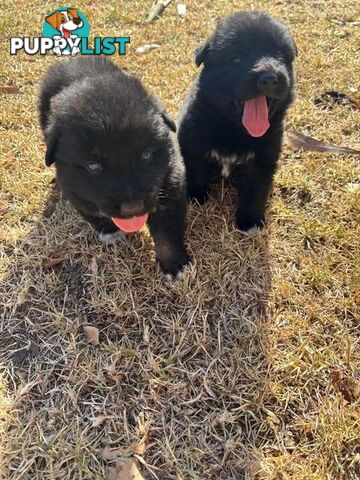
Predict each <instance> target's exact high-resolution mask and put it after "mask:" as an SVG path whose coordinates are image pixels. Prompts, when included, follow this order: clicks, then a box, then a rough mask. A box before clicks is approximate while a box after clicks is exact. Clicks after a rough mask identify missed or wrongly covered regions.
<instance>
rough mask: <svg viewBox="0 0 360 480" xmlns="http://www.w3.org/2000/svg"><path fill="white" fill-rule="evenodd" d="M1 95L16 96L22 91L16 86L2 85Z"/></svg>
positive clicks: (0, 87) (0, 88)
mask: <svg viewBox="0 0 360 480" xmlns="http://www.w3.org/2000/svg"><path fill="white" fill-rule="evenodd" d="M0 93H2V94H5V95H9V94H16V93H20V90H19V87H17V86H16V85H1V86H0Z"/></svg>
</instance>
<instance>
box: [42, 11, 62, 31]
mask: <svg viewBox="0 0 360 480" xmlns="http://www.w3.org/2000/svg"><path fill="white" fill-rule="evenodd" d="M59 15H61V13H60V12H55V13H53V14H52V15H49V16H48V17H45V22H47V23H50V25H51V26H52V28H54V29H55V30H57V29H58V26H59V25H60V20H59Z"/></svg>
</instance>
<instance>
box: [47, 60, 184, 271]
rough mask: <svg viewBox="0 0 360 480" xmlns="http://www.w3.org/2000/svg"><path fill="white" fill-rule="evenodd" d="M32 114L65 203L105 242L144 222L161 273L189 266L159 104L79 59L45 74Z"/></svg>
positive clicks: (177, 166)
mask: <svg viewBox="0 0 360 480" xmlns="http://www.w3.org/2000/svg"><path fill="white" fill-rule="evenodd" d="M39 110H40V123H41V127H42V129H43V131H44V134H45V139H46V144H47V152H46V165H48V166H49V165H51V164H52V163H55V166H56V172H57V182H58V184H59V186H60V188H61V190H62V191H63V193H64V195H65V197H66V198H67V199H68V200H69V201H70V202H71V203H72V204H73V205H74V206H75V208H76V209H77V210H78V211H79V212H80V213H81V214H82V216H83V217H84V218H85V219H86V220H87V221H88V222H89V223H90V224H91V225H92V226H93V227H94V228H95V230H96V231H97V232H98V233H99V236H100V238H101V239H102V240H105V241H113V240H115V239H116V238H118V237H120V236H121V235H122V234H121V233H120V230H119V229H118V227H119V228H120V229H121V230H122V231H126V232H130V231H136V230H139V229H140V228H141V227H142V226H143V225H144V224H145V223H146V222H148V225H149V228H150V232H151V235H152V237H153V239H154V242H155V250H156V254H157V259H158V261H159V263H160V266H161V268H162V270H163V271H164V273H166V274H170V275H173V276H176V275H177V273H178V272H179V271H180V270H181V269H182V267H183V266H184V265H185V264H186V263H187V262H188V260H189V257H188V255H187V252H186V249H185V246H184V234H185V217H186V186H185V170H184V165H183V161H182V158H181V155H180V152H179V149H178V147H177V143H176V138H174V137H175V136H174V135H173V134H172V133H171V132H170V130H171V131H173V132H175V131H176V127H175V124H174V122H173V121H172V120H171V119H170V118H169V116H168V115H167V113H166V111H165V109H164V107H163V106H162V104H161V103H160V101H159V100H158V99H156V98H155V97H153V96H151V95H149V94H148V93H147V92H146V90H145V89H144V87H143V86H142V84H141V83H140V81H139V80H138V79H137V78H135V77H133V76H131V75H128V74H127V73H125V72H123V71H122V70H120V69H119V68H118V67H116V66H115V65H114V64H112V63H110V62H109V61H106V60H104V59H100V58H79V59H69V60H68V61H63V62H60V63H57V64H56V65H54V66H52V67H51V68H50V69H49V71H48V72H47V74H46V75H45V77H44V79H43V81H42V83H41V87H40V99H39Z"/></svg>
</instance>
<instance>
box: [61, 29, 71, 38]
mask: <svg viewBox="0 0 360 480" xmlns="http://www.w3.org/2000/svg"><path fill="white" fill-rule="evenodd" d="M70 33H71V32H70V30H66V28H63V34H64V37H65V38H69V37H70Z"/></svg>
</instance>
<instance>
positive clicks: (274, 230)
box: [0, 0, 360, 480]
mask: <svg viewBox="0 0 360 480" xmlns="http://www.w3.org/2000/svg"><path fill="white" fill-rule="evenodd" d="M151 3H152V2H151V0H146V1H145V0H144V1H137V0H131V1H130V0H129V1H113V0H110V1H105V0H96V1H95V0H89V1H86V2H85V1H78V2H77V3H76V5H74V6H75V7H77V8H79V9H80V10H82V11H83V12H84V13H85V15H86V16H87V18H88V20H89V22H90V26H91V29H92V33H93V34H96V35H97V36H119V35H124V36H127V35H129V36H131V38H132V43H131V47H130V49H129V53H128V55H127V56H126V57H119V56H114V57H113V60H114V61H115V62H116V63H117V64H119V65H122V66H124V67H125V68H127V69H129V70H130V71H131V72H133V73H135V74H137V75H138V76H139V77H140V78H141V79H142V80H143V82H144V83H145V84H146V85H147V87H148V88H149V90H151V91H152V92H154V93H156V94H158V95H159V96H160V97H161V98H162V100H163V101H164V103H165V104H166V105H167V107H168V109H169V111H170V112H171V114H172V115H174V116H175V117H176V115H177V111H178V109H179V106H180V105H181V102H182V99H183V98H184V96H185V94H186V91H187V90H188V88H189V85H190V83H191V81H192V79H193V78H194V77H195V75H196V74H197V69H196V67H195V65H194V63H193V51H194V49H195V48H196V46H197V45H198V44H199V43H200V42H201V41H202V40H203V39H204V38H206V36H207V35H208V34H209V33H210V32H211V31H212V29H213V28H214V25H215V21H216V19H217V18H218V17H221V16H224V15H226V14H229V13H231V12H234V11H236V10H240V9H262V10H266V11H268V12H270V13H271V14H273V15H274V16H276V17H277V18H279V19H282V20H283V21H284V22H285V23H286V24H287V25H288V26H289V27H290V28H291V30H292V32H293V34H294V37H295V38H296V42H297V45H298V50H299V56H298V59H297V60H296V70H297V78H298V96H297V100H296V102H295V104H294V106H293V107H292V108H291V111H290V113H289V116H288V121H287V126H288V128H294V129H296V130H298V131H301V132H303V133H306V134H310V135H312V136H314V137H316V138H319V139H322V140H325V141H329V142H333V143H336V144H339V145H345V146H351V147H353V148H359V147H360V138H359V131H360V114H359V111H358V110H354V109H351V108H349V107H348V106H346V105H338V106H334V107H333V108H331V109H327V110H324V109H321V108H319V106H317V105H315V104H314V98H315V97H317V96H318V95H319V94H321V93H323V92H324V91H326V90H337V91H340V92H344V93H346V94H349V95H351V96H352V97H355V98H356V97H359V96H360V85H359V78H360V64H359V22H358V21H359V18H358V16H357V12H358V6H359V5H358V2H356V1H355V0H350V1H348V2H343V1H337V0H329V1H323V0H318V1H310V0H296V1H292V2H288V1H285V0H277V1H275V2H271V1H263V2H260V1H253V2H250V3H246V2H241V1H235V0H222V1H215V0H200V1H194V0H188V1H187V2H184V3H187V7H188V8H187V16H186V18H185V19H182V18H180V17H179V15H178V14H177V11H176V4H177V2H175V3H173V4H172V5H171V6H169V7H168V9H167V10H166V12H165V14H164V16H163V17H162V19H161V20H159V21H157V22H155V23H153V24H150V25H148V24H147V23H146V22H145V19H146V15H147V12H148V10H149V8H150V6H151ZM57 6H61V5H60V4H59V5H58V4H54V2H51V1H45V0H37V1H35V0H26V1H25V0H19V1H17V2H9V1H4V0H0V36H1V44H2V48H1V53H0V55H1V57H0V58H1V62H0V86H6V85H7V86H11V85H16V86H17V87H18V88H19V93H17V94H6V93H1V91H0V145H1V152H0V218H1V223H0V239H1V249H0V316H1V325H0V356H1V360H0V362H1V363H0V365H1V371H0V418H1V423H0V444H1V452H2V454H1V460H0V477H1V475H2V478H4V479H6V480H15V479H16V480H20V479H21V480H40V479H42V480H50V479H51V480H52V479H54V480H66V479H69V480H70V479H76V480H85V479H86V480H94V479H111V478H112V479H116V478H117V479H122V480H126V479H127V478H133V479H135V480H139V479H140V478H145V479H148V480H151V479H160V480H172V479H174V480H175V479H176V480H195V479H196V480H208V479H209V480H210V479H211V480H212V479H214V480H215V479H219V480H232V479H234V480H235V479H236V480H239V479H277V480H278V479H284V480H285V479H296V480H320V479H327V480H340V479H344V480H345V479H346V480H349V479H358V478H360V442H359V439H360V414H359V398H360V392H359V390H360V387H359V379H360V350H359V316H360V315H359V308H358V307H359V265H360V259H359V251H360V249H359V234H360V231H359V223H358V220H359V214H360V208H359V206H360V201H359V200H360V188H359V185H360V170H359V159H358V158H355V157H354V156H352V157H350V156H348V157H346V156H335V155H330V154H321V153H305V152H300V151H294V150H291V149H290V148H289V147H285V148H284V151H283V154H282V158H281V165H280V168H279V171H278V174H277V176H276V183H275V187H274V193H273V198H272V202H271V206H270V209H269V214H268V218H269V223H268V226H267V228H266V229H265V230H264V231H263V232H259V233H257V234H255V235H254V236H246V235H244V234H240V233H239V232H237V231H236V230H235V228H234V226H233V221H232V220H233V218H232V216H233V210H234V209H233V203H234V195H233V192H232V191H231V190H230V189H228V188H225V187H222V188H219V189H218V190H217V191H214V193H213V196H212V198H211V199H210V201H209V202H208V203H207V205H206V206H204V207H198V206H197V207H195V206H192V207H190V210H189V228H188V245H189V250H190V251H191V254H192V256H193V258H194V262H193V265H192V266H191V268H188V270H187V272H186V274H185V276H184V278H183V279H181V280H180V281H178V282H176V283H166V282H165V281H164V280H163V279H162V277H161V275H160V272H159V270H158V269H157V267H156V265H155V263H154V253H153V245H152V242H151V239H150V238H149V235H148V234H147V232H146V231H145V232H143V233H142V234H138V235H133V236H129V237H127V239H126V241H125V242H124V243H122V244H119V245H116V246H113V247H106V246H104V245H102V244H100V243H99V242H98V241H97V239H96V238H95V235H94V234H93V233H92V231H91V230H90V228H89V226H88V225H87V224H86V223H85V222H84V221H82V220H81V219H80V218H79V216H78V215H77V214H76V213H75V212H74V211H73V210H72V209H71V207H69V206H68V205H66V204H65V203H64V202H63V201H62V200H61V199H59V197H58V194H57V193H56V191H55V190H54V187H53V185H52V183H51V181H52V179H53V176H54V171H53V170H52V169H51V168H50V169H47V168H46V167H45V165H44V151H45V149H44V143H43V140H42V136H41V133H40V129H39V127H38V120H37V109H36V103H37V86H38V81H39V79H40V78H41V76H42V74H43V73H44V72H45V70H46V68H47V67H48V66H49V65H50V64H52V63H53V62H57V61H59V59H57V58H55V57H52V56H47V57H45V58H44V57H40V56H26V55H24V54H23V53H21V54H19V55H17V56H14V57H12V56H10V55H9V37H10V36H19V35H20V36H38V35H40V34H41V28H42V23H43V19H44V17H45V15H47V14H48V13H49V12H50V11H51V10H52V9H53V8H55V7H57ZM148 43H158V44H160V45H161V48H159V49H157V50H153V51H152V52H150V53H149V54H147V55H140V54H138V53H136V47H138V46H140V45H143V44H148ZM85 324H89V325H91V326H95V327H96V328H97V329H98V330H99V332H100V339H99V345H97V346H93V345H91V344H90V343H89V341H88V339H87V337H86V336H85V335H84V330H83V327H84V325H85ZM106 446H111V447H112V448H117V450H115V451H114V452H112V454H111V455H110V454H109V451H108V449H109V447H106ZM104 447H106V448H107V450H106V448H105V450H104ZM127 447H129V449H128V450H125V451H124V449H126V448H127ZM119 449H122V450H119ZM104 452H105V453H104ZM106 452H107V453H106ZM113 457H116V459H115V461H114V462H115V465H116V464H117V465H118V466H119V465H120V467H121V470H122V473H116V469H115V467H114V462H112V460H111V458H113ZM120 467H119V468H120ZM119 468H118V470H119ZM130 468H133V472H135V473H133V477H130V476H126V475H127V473H126V471H127V469H128V470H129V469H130ZM138 468H139V470H140V471H141V474H140V473H139V470H137V469H138Z"/></svg>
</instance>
